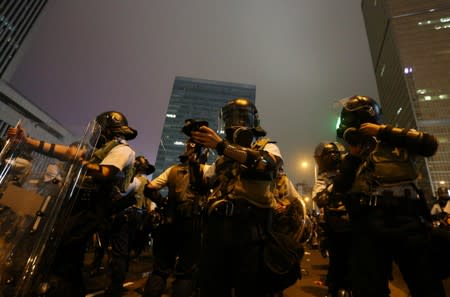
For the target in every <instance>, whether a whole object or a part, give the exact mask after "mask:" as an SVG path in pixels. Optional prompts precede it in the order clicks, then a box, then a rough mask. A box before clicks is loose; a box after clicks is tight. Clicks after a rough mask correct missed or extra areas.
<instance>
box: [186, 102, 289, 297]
mask: <svg viewBox="0 0 450 297" xmlns="http://www.w3.org/2000/svg"><path fill="white" fill-rule="evenodd" d="M220 114H221V121H220V122H221V123H223V130H224V131H225V134H226V138H225V139H222V138H221V137H220V136H219V135H218V134H217V133H216V132H215V131H214V130H212V129H210V128H208V127H202V128H201V129H199V131H198V132H197V131H196V132H192V137H193V139H194V140H195V141H196V142H198V143H200V144H202V145H204V146H206V147H208V148H212V149H215V150H216V151H217V153H218V155H219V156H218V158H217V160H216V161H215V162H214V165H213V166H212V168H210V170H211V171H212V172H213V174H212V177H211V178H210V184H211V187H212V189H211V193H210V195H209V197H208V207H207V216H206V218H205V221H206V222H205V227H204V233H203V240H202V243H203V246H202V252H201V260H200V275H201V283H200V294H201V296H202V297H218V296H227V297H228V296H231V294H232V292H233V291H234V296H236V297H243V296H245V297H253V296H254V297H257V296H258V297H260V296H266V295H267V294H268V292H269V290H270V288H268V286H267V282H266V281H267V278H266V275H265V274H264V273H263V271H264V269H265V268H266V265H265V262H264V252H265V241H266V239H267V238H268V237H269V235H270V234H269V231H270V229H271V215H272V206H273V205H274V201H275V198H274V189H275V180H276V177H277V174H278V172H279V169H280V167H281V164H282V161H281V154H280V153H279V149H278V147H277V146H276V144H274V143H269V144H267V145H265V146H264V148H260V147H255V146H254V144H255V143H254V140H255V139H257V138H261V137H263V136H265V135H266V133H265V131H264V130H263V129H262V128H261V127H260V126H259V118H258V114H257V110H256V107H255V106H254V105H253V103H251V102H250V100H248V99H246V98H236V99H233V100H230V101H229V102H228V103H227V104H226V105H225V106H224V107H222V109H221V113H220ZM219 130H221V129H220V128H219ZM207 175H208V176H209V174H207ZM297 264H298V263H297Z"/></svg>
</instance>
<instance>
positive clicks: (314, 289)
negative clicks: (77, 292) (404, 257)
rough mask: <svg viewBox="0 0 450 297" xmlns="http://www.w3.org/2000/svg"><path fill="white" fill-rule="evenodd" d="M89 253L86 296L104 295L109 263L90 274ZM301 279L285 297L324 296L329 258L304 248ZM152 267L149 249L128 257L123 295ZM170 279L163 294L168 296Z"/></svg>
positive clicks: (136, 291) (139, 288)
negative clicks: (134, 256) (130, 257)
mask: <svg viewBox="0 0 450 297" xmlns="http://www.w3.org/2000/svg"><path fill="white" fill-rule="evenodd" d="M91 258H92V255H90V254H89V253H88V254H87V257H86V268H87V269H86V271H85V282H86V286H87V288H88V292H89V294H88V295H86V297H94V296H98V297H101V296H103V291H104V289H105V287H106V286H107V285H108V273H109V269H108V265H107V264H106V262H107V260H106V259H105V261H104V262H105V265H104V269H102V270H100V271H99V272H97V273H95V274H93V275H91V274H90V272H89V269H88V267H89V263H90V260H91ZM301 266H302V279H301V280H298V281H297V283H295V284H294V285H293V286H291V287H289V288H287V289H286V290H285V291H284V297H325V296H326V295H327V287H326V286H325V285H324V280H325V277H326V274H327V268H328V259H327V258H324V257H322V255H321V254H320V252H319V251H318V250H315V249H307V250H306V253H305V256H304V258H303V260H302V265H301ZM151 268H152V255H151V252H150V251H148V250H147V251H144V252H143V253H142V254H141V255H140V256H139V257H137V258H135V259H133V260H131V262H130V266H129V271H128V275H127V279H126V282H125V284H124V292H123V296H124V297H141V296H142V292H143V288H144V286H145V282H146V280H147V277H148V275H149V273H150V271H151ZM393 276H394V280H393V281H392V282H390V284H389V287H390V289H391V297H408V296H409V295H408V289H407V287H406V284H405V283H404V281H403V279H402V277H401V274H400V272H399V270H398V268H397V267H396V266H394V270H393ZM170 282H171V279H169V286H168V289H167V291H166V294H165V295H163V297H169V296H170ZM444 284H445V287H446V292H447V295H446V296H450V279H447V280H446V281H445V282H444Z"/></svg>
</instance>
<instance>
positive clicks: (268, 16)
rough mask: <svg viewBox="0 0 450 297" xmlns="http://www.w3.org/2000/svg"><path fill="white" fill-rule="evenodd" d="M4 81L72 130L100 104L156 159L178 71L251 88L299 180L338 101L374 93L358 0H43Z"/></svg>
mask: <svg viewBox="0 0 450 297" xmlns="http://www.w3.org/2000/svg"><path fill="white" fill-rule="evenodd" d="M31 38H32V39H31V41H30V42H29V44H28V47H27V50H26V51H25V52H23V53H22V54H21V60H19V61H20V62H19V63H16V64H17V67H16V68H15V71H13V72H12V73H10V83H11V85H12V86H13V87H15V88H16V89H17V90H18V91H19V92H21V93H22V94H23V95H25V96H26V97H27V98H28V99H30V100H31V101H32V102H34V103H35V104H36V105H38V106H39V107H40V108H41V109H43V110H44V111H46V112H47V113H48V114H49V115H51V116H52V117H54V118H55V119H56V120H57V121H59V122H60V123H61V124H62V125H64V126H65V127H67V128H68V129H70V130H71V131H73V132H74V133H75V134H76V135H79V134H80V133H81V132H82V131H83V128H84V127H85V126H86V124H87V123H88V122H89V121H90V120H91V119H93V118H94V117H95V116H96V115H97V114H98V113H100V112H103V111H106V110H118V111H121V112H123V113H124V114H125V115H126V116H127V118H128V120H129V123H130V126H132V127H134V128H136V129H137V130H138V131H139V135H138V138H136V139H135V140H133V141H131V142H130V144H131V145H132V146H133V147H134V148H135V149H136V150H137V152H138V153H139V154H144V155H145V156H147V158H148V159H149V160H150V161H151V162H154V161H155V158H156V153H157V149H158V144H159V140H160V136H161V131H162V126H163V123H164V117H165V113H166V109H167V104H168V101H169V97H170V94H171V90H172V85H173V81H174V78H175V76H187V77H193V78H200V79H209V80H218V81H228V82H236V83H245V84H254V85H256V105H257V108H258V110H259V112H260V116H261V123H262V126H263V127H264V128H265V129H266V130H267V131H268V136H269V137H270V138H272V139H274V140H276V141H278V144H279V146H280V148H281V151H282V153H283V155H284V159H285V164H286V169H287V171H288V174H289V175H290V176H291V177H292V179H293V180H294V181H308V182H311V181H312V176H313V169H312V166H311V167H310V168H309V169H302V168H301V167H300V162H301V161H303V160H307V161H308V162H310V164H311V165H312V163H313V158H312V155H313V151H314V148H315V146H316V145H317V144H318V143H319V142H320V141H324V140H333V139H334V137H335V121H336V117H337V109H336V108H335V107H334V103H335V101H336V100H337V99H340V98H343V97H347V96H351V95H354V94H364V95H369V96H373V97H375V98H378V93H377V90H376V84H375V77H374V74H373V67H372V63H371V59H370V53H369V48H368V43H367V37H366V31H365V26H364V22H363V17H362V12H361V0H339V1H335V0H128V1H124V0H96V1H92V0H78V1H56V0H53V1H51V0H50V1H48V4H47V6H46V7H45V9H44V11H43V13H42V15H41V17H40V19H39V21H38V26H37V27H36V28H35V29H34V30H32V31H31Z"/></svg>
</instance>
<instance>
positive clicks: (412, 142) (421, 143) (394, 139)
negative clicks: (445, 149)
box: [378, 126, 438, 157]
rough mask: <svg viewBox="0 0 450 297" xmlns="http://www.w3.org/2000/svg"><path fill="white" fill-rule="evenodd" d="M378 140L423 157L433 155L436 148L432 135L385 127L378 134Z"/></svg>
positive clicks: (436, 142) (435, 140)
mask: <svg viewBox="0 0 450 297" xmlns="http://www.w3.org/2000/svg"><path fill="white" fill-rule="evenodd" d="M378 138H379V139H380V140H381V141H386V142H388V143H390V144H392V145H394V146H398V147H404V148H406V149H407V150H409V151H412V152H414V153H417V154H419V155H422V156H424V157H430V156H432V155H434V154H435V153H436V151H437V148H438V141H437V139H436V138H435V137H434V136H433V135H431V134H428V133H424V132H420V131H416V130H413V129H401V128H394V127H392V126H385V127H384V128H382V129H381V130H380V132H379V133H378Z"/></svg>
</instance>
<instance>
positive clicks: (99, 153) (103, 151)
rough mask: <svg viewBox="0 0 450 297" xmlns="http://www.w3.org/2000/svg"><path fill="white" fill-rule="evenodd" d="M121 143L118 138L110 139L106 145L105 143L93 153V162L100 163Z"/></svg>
mask: <svg viewBox="0 0 450 297" xmlns="http://www.w3.org/2000/svg"><path fill="white" fill-rule="evenodd" d="M119 144H120V143H119V142H118V141H117V140H110V141H108V142H107V143H105V145H103V146H102V147H101V148H99V149H96V150H95V151H94V153H93V156H92V158H91V160H90V161H91V162H93V163H100V162H101V161H102V160H103V159H104V158H105V157H106V155H107V154H108V153H109V152H110V151H111V150H112V149H113V148H115V147H116V146H118V145H119Z"/></svg>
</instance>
